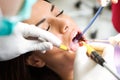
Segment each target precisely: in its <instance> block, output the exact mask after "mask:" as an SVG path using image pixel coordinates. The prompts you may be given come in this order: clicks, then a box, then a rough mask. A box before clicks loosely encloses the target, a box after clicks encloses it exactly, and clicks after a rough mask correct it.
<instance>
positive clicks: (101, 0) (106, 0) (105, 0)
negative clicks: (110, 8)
mask: <svg viewBox="0 0 120 80" xmlns="http://www.w3.org/2000/svg"><path fill="white" fill-rule="evenodd" d="M98 2H99V3H100V5H101V6H103V7H105V6H107V5H108V4H109V3H110V2H112V3H114V4H116V3H118V0H98Z"/></svg>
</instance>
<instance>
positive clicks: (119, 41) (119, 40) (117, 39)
mask: <svg viewBox="0 0 120 80" xmlns="http://www.w3.org/2000/svg"><path fill="white" fill-rule="evenodd" d="M108 40H109V42H110V43H111V44H112V45H114V46H115V45H119V46H120V34H117V35H116V36H113V37H110V38H109V39H108Z"/></svg>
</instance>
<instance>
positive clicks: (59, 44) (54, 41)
mask: <svg viewBox="0 0 120 80" xmlns="http://www.w3.org/2000/svg"><path fill="white" fill-rule="evenodd" d="M39 40H41V38H39ZM42 41H45V40H44V39H43V40H42ZM49 42H51V43H52V44H53V45H54V46H56V47H58V48H60V49H62V50H65V51H67V50H68V48H67V47H66V46H65V45H64V44H62V41H61V40H60V39H58V38H56V39H55V37H54V36H53V35H51V36H50V37H49Z"/></svg>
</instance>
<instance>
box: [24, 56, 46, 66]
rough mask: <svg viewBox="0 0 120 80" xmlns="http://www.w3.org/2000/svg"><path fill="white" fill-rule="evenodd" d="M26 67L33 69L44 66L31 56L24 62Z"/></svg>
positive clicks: (39, 60) (38, 59)
mask: <svg viewBox="0 0 120 80" xmlns="http://www.w3.org/2000/svg"><path fill="white" fill-rule="evenodd" d="M26 63H27V65H30V66H34V67H39V68H41V67H43V66H45V62H44V61H43V60H42V59H41V58H40V57H38V56H35V55H31V56H29V57H28V58H27V60H26Z"/></svg>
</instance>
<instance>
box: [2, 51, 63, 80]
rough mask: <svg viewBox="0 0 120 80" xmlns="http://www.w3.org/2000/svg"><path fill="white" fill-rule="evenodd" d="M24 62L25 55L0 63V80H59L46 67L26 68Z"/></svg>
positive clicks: (59, 79)
mask: <svg viewBox="0 0 120 80" xmlns="http://www.w3.org/2000/svg"><path fill="white" fill-rule="evenodd" d="M27 54H30V53H27ZM25 61H26V55H21V56H19V57H18V58H15V59H12V60H8V61H1V62H0V80H61V78H60V77H59V76H58V75H57V74H56V73H55V72H54V71H52V70H51V69H49V68H48V67H46V66H45V67H43V68H36V67H32V66H28V65H27V64H26V62H25Z"/></svg>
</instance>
